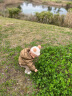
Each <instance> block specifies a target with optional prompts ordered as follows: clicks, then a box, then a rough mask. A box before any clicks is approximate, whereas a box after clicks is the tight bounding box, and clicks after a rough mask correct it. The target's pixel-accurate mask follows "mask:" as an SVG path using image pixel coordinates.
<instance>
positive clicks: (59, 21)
mask: <svg viewBox="0 0 72 96" xmlns="http://www.w3.org/2000/svg"><path fill="white" fill-rule="evenodd" d="M64 17H65V16H64V15H59V14H55V15H54V17H53V24H54V25H58V26H62V25H63V23H64Z"/></svg>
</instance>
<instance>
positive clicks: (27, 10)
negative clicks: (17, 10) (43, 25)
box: [20, 1, 67, 15]
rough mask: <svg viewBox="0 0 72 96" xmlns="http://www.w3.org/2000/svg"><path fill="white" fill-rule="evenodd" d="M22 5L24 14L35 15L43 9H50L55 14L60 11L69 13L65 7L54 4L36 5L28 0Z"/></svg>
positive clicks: (61, 13) (60, 12)
mask: <svg viewBox="0 0 72 96" xmlns="http://www.w3.org/2000/svg"><path fill="white" fill-rule="evenodd" d="M20 7H21V11H22V13H24V14H32V15H35V13H36V12H42V11H50V12H52V13H53V14H57V13H59V14H60V15H63V14H64V15H66V14H67V10H66V9H65V8H63V7H61V8H57V7H53V6H47V5H36V4H33V3H31V2H28V1H26V2H24V3H22V4H21V5H20Z"/></svg>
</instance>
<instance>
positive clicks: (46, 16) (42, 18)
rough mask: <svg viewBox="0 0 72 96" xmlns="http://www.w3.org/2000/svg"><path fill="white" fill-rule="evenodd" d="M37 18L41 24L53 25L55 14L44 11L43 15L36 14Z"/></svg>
mask: <svg viewBox="0 0 72 96" xmlns="http://www.w3.org/2000/svg"><path fill="white" fill-rule="evenodd" d="M36 18H37V21H39V22H43V23H48V24H51V23H52V19H53V14H52V13H51V12H46V11H43V12H41V13H38V12H36Z"/></svg>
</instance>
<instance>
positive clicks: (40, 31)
mask: <svg viewBox="0 0 72 96" xmlns="http://www.w3.org/2000/svg"><path fill="white" fill-rule="evenodd" d="M71 43H72V28H64V27H58V26H55V25H49V24H41V23H36V22H30V21H24V20H18V19H11V18H4V17H0V54H1V55H0V85H1V86H0V88H1V96H4V94H6V96H7V95H9V96H10V95H12V96H26V95H27V94H29V95H28V96H32V95H31V94H32V92H33V91H34V90H35V91H38V89H35V88H34V87H33V86H35V84H34V82H32V80H31V79H30V76H29V75H26V74H25V73H24V68H21V67H20V66H19V64H18V56H19V53H20V51H21V50H22V49H23V48H25V47H32V46H34V45H38V44H41V46H42V48H43V47H44V45H47V46H49V45H51V46H59V45H68V44H71ZM2 94H3V95H2Z"/></svg>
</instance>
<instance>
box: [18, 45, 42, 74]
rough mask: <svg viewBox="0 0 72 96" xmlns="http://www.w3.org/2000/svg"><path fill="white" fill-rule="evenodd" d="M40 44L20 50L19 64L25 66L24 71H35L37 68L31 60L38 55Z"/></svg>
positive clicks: (28, 72)
mask: <svg viewBox="0 0 72 96" xmlns="http://www.w3.org/2000/svg"><path fill="white" fill-rule="evenodd" d="M40 49H41V45H38V46H34V47H32V48H25V49H23V50H22V51H21V52H20V56H19V59H18V61H19V65H20V66H21V67H24V68H25V73H26V74H30V73H31V70H32V71H35V72H37V71H38V70H37V69H36V68H35V65H34V64H33V60H34V58H35V57H38V56H40Z"/></svg>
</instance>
